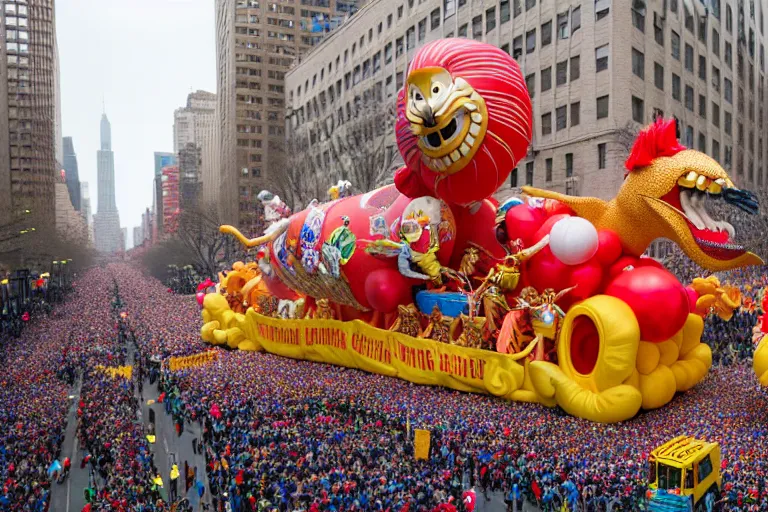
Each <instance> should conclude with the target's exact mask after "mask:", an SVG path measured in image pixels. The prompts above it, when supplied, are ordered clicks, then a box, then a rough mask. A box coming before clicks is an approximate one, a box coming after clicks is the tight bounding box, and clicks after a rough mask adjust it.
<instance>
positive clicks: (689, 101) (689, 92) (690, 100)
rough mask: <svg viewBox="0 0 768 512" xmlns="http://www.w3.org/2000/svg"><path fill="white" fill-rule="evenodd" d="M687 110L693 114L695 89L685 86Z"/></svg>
mask: <svg viewBox="0 0 768 512" xmlns="http://www.w3.org/2000/svg"><path fill="white" fill-rule="evenodd" d="M685 108H687V109H688V110H690V111H691V112H693V87H691V86H690V85H686V86H685Z"/></svg>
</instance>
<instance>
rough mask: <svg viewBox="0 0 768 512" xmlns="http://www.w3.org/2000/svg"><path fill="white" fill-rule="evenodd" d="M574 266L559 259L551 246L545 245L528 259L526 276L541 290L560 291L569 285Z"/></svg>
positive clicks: (531, 283)
mask: <svg viewBox="0 0 768 512" xmlns="http://www.w3.org/2000/svg"><path fill="white" fill-rule="evenodd" d="M574 268H575V267H571V266H569V265H566V264H565V263H563V262H562V261H560V260H559V259H557V258H556V257H555V255H554V254H552V251H551V250H550V248H549V247H545V248H544V249H542V250H541V251H540V252H539V253H538V254H536V256H534V257H533V258H531V259H530V260H529V261H528V265H527V271H526V276H527V278H528V282H529V283H530V285H531V286H533V287H534V288H536V289H537V290H539V291H540V292H541V291H544V290H545V289H547V288H553V289H554V290H556V291H560V290H562V289H563V288H567V287H568V282H569V279H570V275H571V271H572V270H573V269H574Z"/></svg>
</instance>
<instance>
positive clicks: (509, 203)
mask: <svg viewBox="0 0 768 512" xmlns="http://www.w3.org/2000/svg"><path fill="white" fill-rule="evenodd" d="M521 204H524V202H523V200H522V199H520V198H519V197H510V198H509V199H507V200H506V201H504V202H503V203H501V204H500V205H499V208H498V209H497V210H496V215H505V214H506V213H507V212H508V211H509V210H510V208H512V207H514V206H518V205H521Z"/></svg>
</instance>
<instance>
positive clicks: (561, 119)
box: [555, 105, 568, 131]
mask: <svg viewBox="0 0 768 512" xmlns="http://www.w3.org/2000/svg"><path fill="white" fill-rule="evenodd" d="M555 117H556V120H555V122H556V123H557V124H556V128H557V131H560V130H565V129H566V128H567V127H568V107H567V105H563V106H562V107H557V110H555Z"/></svg>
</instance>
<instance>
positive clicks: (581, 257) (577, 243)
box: [549, 217, 599, 265]
mask: <svg viewBox="0 0 768 512" xmlns="http://www.w3.org/2000/svg"><path fill="white" fill-rule="evenodd" d="M598 243H599V241H598V237H597V229H595V226H593V225H592V223H591V222H589V221H588V220H587V219H584V218H582V217H566V218H564V219H561V220H559V221H557V222H556V223H555V224H554V225H553V226H552V231H550V233H549V246H550V247H551V248H552V254H554V255H555V256H556V257H557V259H559V260H560V261H562V262H563V263H565V264H566V265H581V264H582V263H584V262H586V261H588V260H589V259H590V258H592V256H594V255H595V253H596V252H597V247H598Z"/></svg>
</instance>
